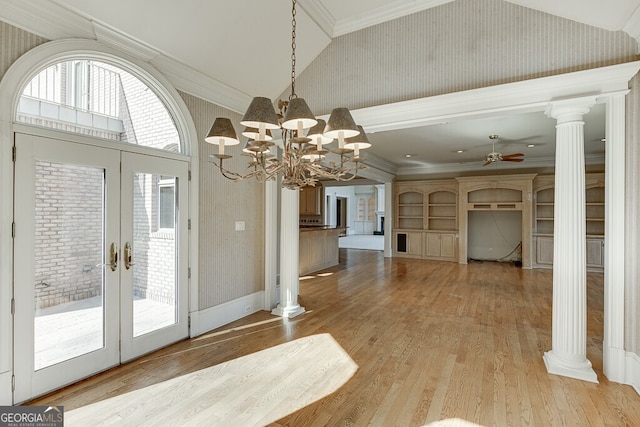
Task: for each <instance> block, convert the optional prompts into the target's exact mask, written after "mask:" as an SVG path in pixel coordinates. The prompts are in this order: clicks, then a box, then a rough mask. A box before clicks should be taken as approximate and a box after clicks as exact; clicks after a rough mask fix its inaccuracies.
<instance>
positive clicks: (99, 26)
mask: <svg viewBox="0 0 640 427" xmlns="http://www.w3.org/2000/svg"><path fill="white" fill-rule="evenodd" d="M92 24H93V29H94V32H95V34H96V39H97V40H98V41H99V42H101V43H104V44H106V45H109V46H112V47H115V48H117V49H119V50H123V51H125V52H127V53H129V54H130V55H133V56H135V57H137V58H139V59H141V60H143V61H145V62H150V61H151V60H153V59H154V58H156V57H158V56H159V55H160V51H158V50H156V49H153V48H152V47H150V46H149V45H146V44H144V43H142V42H140V41H138V40H134V39H133V38H132V37H131V36H128V35H126V34H124V33H122V32H121V31H118V30H116V29H114V28H112V27H110V26H108V25H106V24H103V23H101V22H97V21H92Z"/></svg>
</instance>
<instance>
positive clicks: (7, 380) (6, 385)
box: [0, 371, 13, 406]
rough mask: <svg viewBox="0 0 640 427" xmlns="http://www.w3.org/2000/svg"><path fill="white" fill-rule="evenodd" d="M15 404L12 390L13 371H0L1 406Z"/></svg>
mask: <svg viewBox="0 0 640 427" xmlns="http://www.w3.org/2000/svg"><path fill="white" fill-rule="evenodd" d="M11 405H13V393H12V392H11V371H7V372H2V373H0V406H11Z"/></svg>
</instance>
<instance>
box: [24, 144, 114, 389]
mask: <svg viewBox="0 0 640 427" xmlns="http://www.w3.org/2000/svg"><path fill="white" fill-rule="evenodd" d="M16 154H17V155H16V161H15V203H14V206H15V208H14V209H15V220H14V221H15V239H14V298H15V317H14V375H15V381H16V383H15V384H16V386H15V392H14V402H22V401H25V400H27V399H29V398H31V397H34V396H37V395H40V394H43V393H45V392H47V391H49V390H52V389H55V388H58V387H61V386H63V385H65V384H68V383H71V382H73V381H76V380H78V379H80V378H83V377H86V376H88V375H91V374H92V373H95V372H98V371H101V370H104V369H106V368H108V367H110V366H114V365H116V364H118V363H119V360H120V357H119V331H118V327H119V303H118V300H119V270H118V267H119V265H118V263H119V260H118V247H119V245H118V242H119V238H120V236H119V234H120V222H119V221H120V214H119V211H120V153H119V151H117V150H110V149H105V148H97V147H91V146H87V145H82V144H75V143H69V142H63V141H59V140H53V139H48V138H43V137H38V136H31V135H22V134H16Z"/></svg>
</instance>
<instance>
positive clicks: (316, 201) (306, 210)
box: [300, 184, 322, 215]
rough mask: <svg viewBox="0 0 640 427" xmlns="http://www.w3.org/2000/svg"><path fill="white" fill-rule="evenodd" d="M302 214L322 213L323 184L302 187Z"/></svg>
mask: <svg viewBox="0 0 640 427" xmlns="http://www.w3.org/2000/svg"><path fill="white" fill-rule="evenodd" d="M300 215H322V185H320V184H317V185H316V186H315V187H312V186H306V187H302V188H301V189H300Z"/></svg>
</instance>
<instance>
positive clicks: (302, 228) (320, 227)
mask: <svg viewBox="0 0 640 427" xmlns="http://www.w3.org/2000/svg"><path fill="white" fill-rule="evenodd" d="M336 228H337V227H336V226H335V225H323V224H300V231H320V230H335V229H336Z"/></svg>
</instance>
